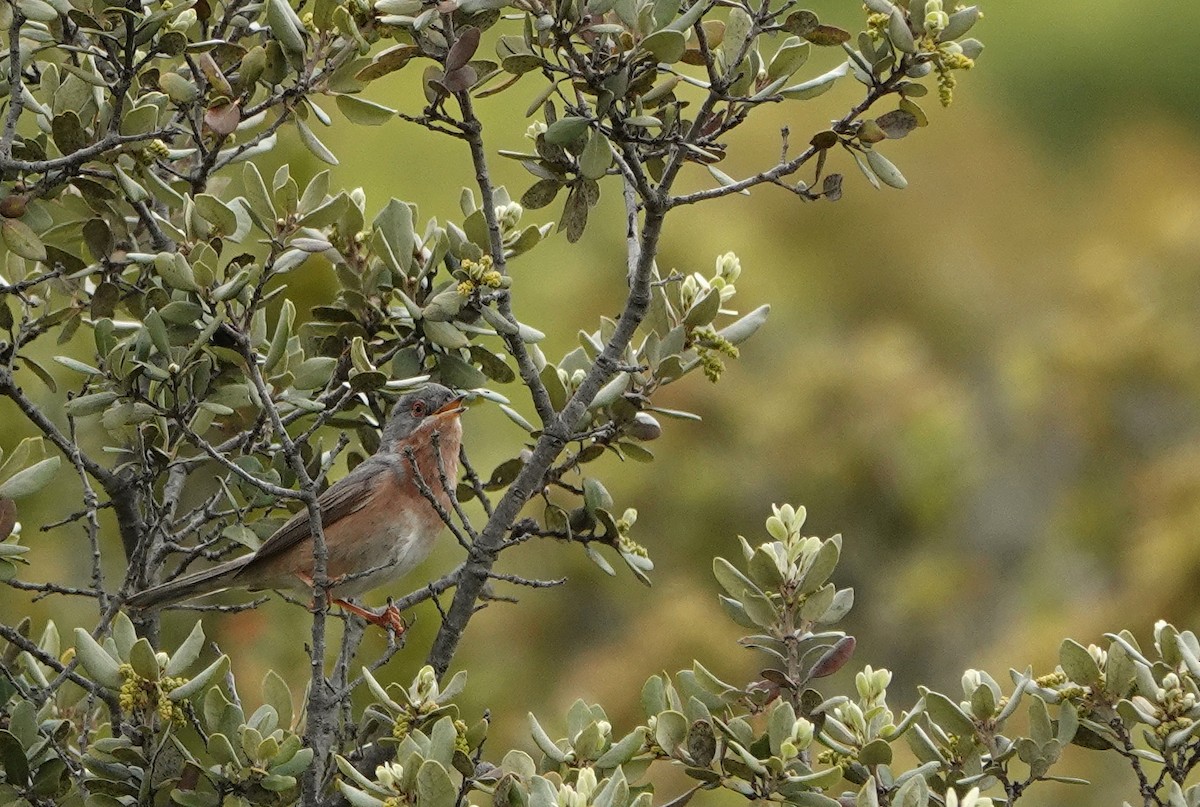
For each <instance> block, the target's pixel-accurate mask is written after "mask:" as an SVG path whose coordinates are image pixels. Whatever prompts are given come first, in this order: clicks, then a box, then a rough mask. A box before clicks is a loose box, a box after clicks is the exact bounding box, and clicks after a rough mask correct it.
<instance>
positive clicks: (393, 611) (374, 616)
mask: <svg viewBox="0 0 1200 807" xmlns="http://www.w3.org/2000/svg"><path fill="white" fill-rule="evenodd" d="M296 576H297V577H299V578H300V579H301V580H302V581H304V584H305V585H306V586H308V587H309V588H312V587H313V580H312V578H311V577H309V576H308V575H306V574H297V575H296ZM337 582H338V581H337V580H332V581H330V588H332V587H333V586H334V585H336V584H337ZM333 604H334V605H336V606H338V607H340V608H341V609H342V610H343V611H349V612H350V613H352V614H355V615H356V616H360V617H362V618H363V619H365V620H366V621H367V622H370V623H371V624H372V625H378V626H379V627H381V628H383V629H384V630H386V631H389V632H391V633H392V635H393V636H395V638H397V639H399V638H400V637H401V636H403V635H404V633H405V631H407V630H408V626H407V625H406V624H404V618H403V617H401V616H400V609H399V608H397V607H396V606H394V605H392V604H391V603H388V606H387V607H386V608H384V609H383V610H382V611H380V612H379V613H376V612H375V611H371V610H369V609H367V608H363V607H362V606H360V605H355V604H354V603H352V602H349V601H347V600H343V599H339V598H334V599H333Z"/></svg>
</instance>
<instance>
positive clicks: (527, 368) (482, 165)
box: [454, 92, 554, 426]
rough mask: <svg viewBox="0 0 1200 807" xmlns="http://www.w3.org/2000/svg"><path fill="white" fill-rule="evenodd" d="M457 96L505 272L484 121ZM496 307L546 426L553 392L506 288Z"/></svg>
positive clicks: (493, 247)
mask: <svg viewBox="0 0 1200 807" xmlns="http://www.w3.org/2000/svg"><path fill="white" fill-rule="evenodd" d="M454 97H455V98H457V99H458V103H459V106H460V107H461V108H462V114H463V126H462V128H463V132H464V139H465V140H466V141H467V144H468V145H469V146H470V148H471V162H472V164H473V165H474V166H475V182H476V184H477V185H478V186H479V193H480V196H482V201H481V204H482V206H483V219H484V221H485V222H487V228H488V239H489V241H490V248H489V251H490V252H491V255H492V265H493V266H494V267H495V269H496V271H497V272H500V273H501V274H506V273H507V271H508V269H507V264H506V262H505V260H504V241H503V238H502V236H501V232H500V222H499V221H498V220H497V219H496V204H495V201H494V200H495V194H494V192H493V190H492V179H491V171H490V169H489V168H488V163H487V153H486V152H485V151H484V146H483V124H482V123H481V122H480V121H479V118H478V117H476V115H475V108H474V106H473V104H472V102H471V95H470V93H468V92H460V93H456V94H455V96H454ZM496 309H497V310H498V311H499V312H500V315H501V316H503V317H504V318H505V319H506V320H508V321H509V323H511V324H512V326H513V327H512V330H513V333H508V334H501V338H502V339H503V340H504V344H505V345H506V346H507V347H508V352H509V353H510V354H512V357H513V358H514V359H515V360H516V362H517V371H518V373H519V374H520V376H521V381H522V382H523V383H524V385H525V388H526V389H528V390H529V394H530V396H532V398H533V407H534V409H536V410H537V413H538V417H539V418H540V419H541V421H542V425H543V426H547V425H549V423H550V421H551V420H553V418H554V406H553V405H552V404H551V403H550V393H548V392H547V391H546V385H545V384H543V383H542V378H541V375H540V374H539V372H538V368H537V367H536V366H535V365H534V363H533V357H531V356H530V355H529V351H528V350H527V349H526V347H525V343H524V342H522V341H521V335H520V334H519V333H516V326H517V319H516V317H515V316H513V311H512V297H511V295H509V293H508V292H507V291H503V292H500V293H499V294H498V295H497V301H496Z"/></svg>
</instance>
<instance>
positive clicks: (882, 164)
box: [866, 149, 908, 190]
mask: <svg viewBox="0 0 1200 807" xmlns="http://www.w3.org/2000/svg"><path fill="white" fill-rule="evenodd" d="M866 157H867V165H869V166H871V170H872V171H874V172H875V176H877V177H879V180H880V181H881V182H883V184H885V185H889V186H891V187H893V188H896V189H897V190H904V189H905V188H907V187H908V180H907V179H905V178H904V174H902V173H900V169H899V168H897V167H896V166H895V165H893V164H892V162H891V161H890V160H889V159H888V158H887V157H884V156H883V155H882V154H880V153H879V152H878V151H876V150H875V149H870V150H868V151H867V153H866Z"/></svg>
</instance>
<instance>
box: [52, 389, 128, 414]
mask: <svg viewBox="0 0 1200 807" xmlns="http://www.w3.org/2000/svg"><path fill="white" fill-rule="evenodd" d="M117 397H118V396H117V393H115V392H94V393H92V394H90V395H80V396H79V397H78V398H72V399H71V400H69V401H67V402H66V403H65V404H64V405H63V410H64V411H65V412H66V413H67V414H68V415H70V416H71V417H77V418H78V417H86V416H88V415H95V414H97V413H98V412H103V411H104V410H105V409H107V408H108V405H109V404H111V403H112V402H113V401H115V400H117Z"/></svg>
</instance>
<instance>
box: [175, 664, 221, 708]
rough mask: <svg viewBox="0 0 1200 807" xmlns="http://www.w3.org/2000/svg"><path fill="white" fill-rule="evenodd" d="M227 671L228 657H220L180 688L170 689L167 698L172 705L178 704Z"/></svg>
mask: <svg viewBox="0 0 1200 807" xmlns="http://www.w3.org/2000/svg"><path fill="white" fill-rule="evenodd" d="M228 670H229V656H226V655H222V656H221V657H220V658H218V659H217V660H216V661H214V662H213V663H212V664H209V665H208V666H207V667H205V668H204V669H203V670H201V671H200V672H198V673H196V675H195V677H194V678H192V679H191V680H190V681H188V682H187V683H186V684H184V685H183V686H180V687H176V688H175V689H172V690H171V691H170V692H169V693H167V697H168V698H170V699H171V702H172V703H179V702H180V701H184V700H187V699H188V698H190V697H192V696H193V695H195V694H196V693H198V692H200V690H202V689H204V688H205V687H206V686H208V684H209V683H210V682H211V681H212V680H213V679H214V678H216V677H218V676H223V675H225V673H226V672H227V671H228Z"/></svg>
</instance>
